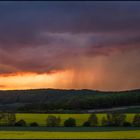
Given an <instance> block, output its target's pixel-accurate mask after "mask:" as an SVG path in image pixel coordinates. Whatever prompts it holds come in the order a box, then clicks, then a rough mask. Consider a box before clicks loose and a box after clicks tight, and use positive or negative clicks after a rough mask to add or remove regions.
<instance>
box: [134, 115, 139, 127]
mask: <svg viewBox="0 0 140 140" xmlns="http://www.w3.org/2000/svg"><path fill="white" fill-rule="evenodd" d="M133 126H136V127H139V126H140V115H139V114H136V115H135V116H134V119H133Z"/></svg>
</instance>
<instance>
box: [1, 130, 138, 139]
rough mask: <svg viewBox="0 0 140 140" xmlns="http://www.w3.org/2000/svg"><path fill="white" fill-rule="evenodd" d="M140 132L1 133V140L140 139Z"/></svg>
mask: <svg viewBox="0 0 140 140" xmlns="http://www.w3.org/2000/svg"><path fill="white" fill-rule="evenodd" d="M139 138H140V130H132V131H110V132H82V133H81V132H47V131H43V132H42V131H37V132H34V131H31V132H30V131H0V139H139Z"/></svg>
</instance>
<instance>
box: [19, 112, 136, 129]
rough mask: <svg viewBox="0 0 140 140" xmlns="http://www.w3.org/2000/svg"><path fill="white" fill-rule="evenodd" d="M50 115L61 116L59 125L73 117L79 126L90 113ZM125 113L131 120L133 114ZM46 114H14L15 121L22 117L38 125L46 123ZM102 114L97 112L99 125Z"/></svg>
mask: <svg viewBox="0 0 140 140" xmlns="http://www.w3.org/2000/svg"><path fill="white" fill-rule="evenodd" d="M51 115H55V116H60V117H61V126H63V123H64V121H65V120H66V119H68V118H69V117H73V118H75V119H76V124H77V126H81V125H82V124H83V123H84V122H85V121H87V119H88V117H89V115H90V114H51ZM126 115H127V117H126V120H127V121H128V122H132V120H133V117H134V115H135V114H126ZM47 116H48V114H30V113H27V114H26V113H24V114H16V118H17V121H18V120H20V119H24V120H25V121H26V122H27V124H29V123H31V122H37V123H38V124H39V125H40V126H45V125H46V118H47ZM103 116H106V114H97V117H98V120H99V126H100V124H101V119H102V117H103Z"/></svg>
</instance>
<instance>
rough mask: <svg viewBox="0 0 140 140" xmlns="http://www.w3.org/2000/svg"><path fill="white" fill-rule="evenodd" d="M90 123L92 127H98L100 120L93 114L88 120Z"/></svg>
mask: <svg viewBox="0 0 140 140" xmlns="http://www.w3.org/2000/svg"><path fill="white" fill-rule="evenodd" d="M88 122H89V123H90V126H97V125H98V118H97V116H96V115H95V114H91V115H90V116H89V118H88Z"/></svg>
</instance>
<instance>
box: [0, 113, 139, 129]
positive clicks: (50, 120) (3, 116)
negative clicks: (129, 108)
mask: <svg viewBox="0 0 140 140" xmlns="http://www.w3.org/2000/svg"><path fill="white" fill-rule="evenodd" d="M61 122H62V120H61V117H60V116H59V117H56V116H54V115H51V114H50V115H48V117H47V118H46V126H47V127H58V126H64V127H76V126H77V123H76V119H75V118H72V117H70V118H68V119H66V120H65V121H64V122H63V125H62V124H61ZM0 126H32V127H35V126H39V124H38V123H37V122H32V123H30V124H28V125H27V122H26V121H25V120H24V119H21V120H18V121H17V120H16V115H15V114H14V113H0ZM81 126H83V127H97V126H99V119H98V117H97V115H96V114H90V115H89V117H88V119H87V120H86V121H85V122H84V123H83V124H82V125H81ZM100 126H104V127H109V126H110V127H111V126H114V127H116V126H124V127H128V126H134V127H140V114H135V115H134V117H133V121H132V123H131V122H128V121H127V120H126V115H125V114H121V113H108V114H107V115H106V117H105V116H103V117H102V119H101V125H100Z"/></svg>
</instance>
